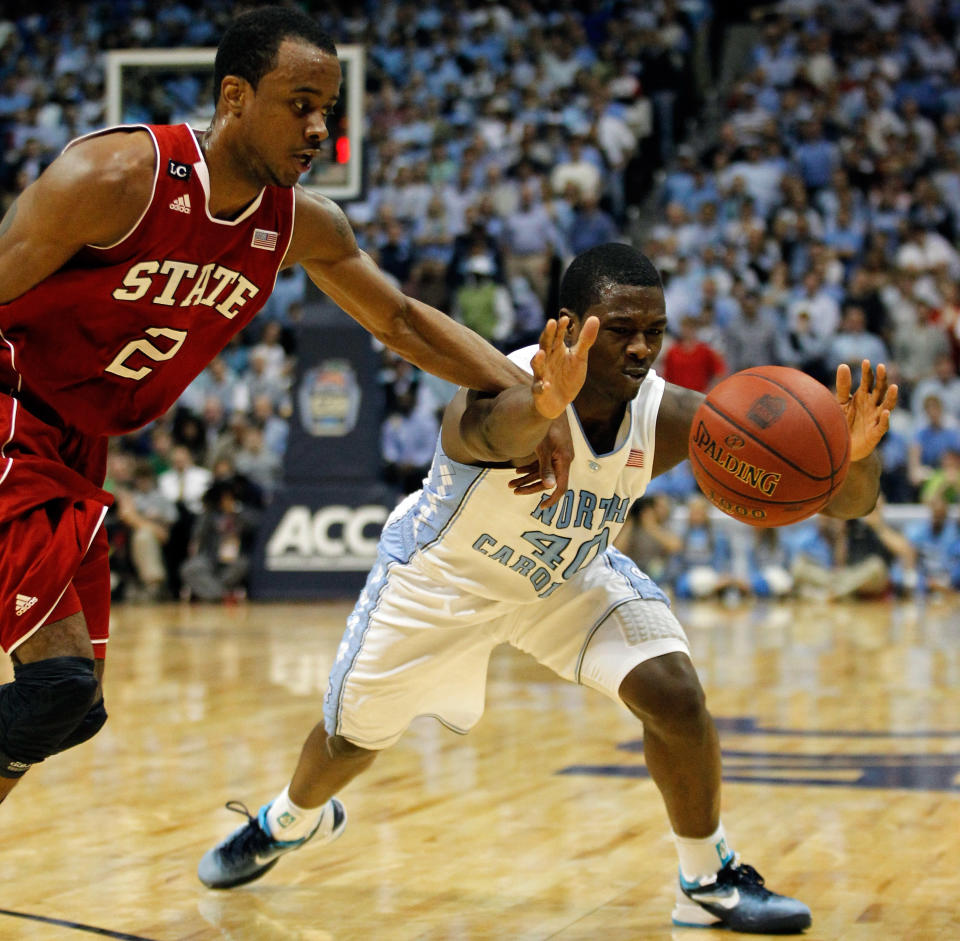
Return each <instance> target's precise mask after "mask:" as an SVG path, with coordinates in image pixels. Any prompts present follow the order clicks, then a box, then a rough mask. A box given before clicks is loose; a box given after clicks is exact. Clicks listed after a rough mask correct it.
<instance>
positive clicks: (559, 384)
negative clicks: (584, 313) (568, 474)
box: [530, 317, 600, 463]
mask: <svg viewBox="0 0 960 941" xmlns="http://www.w3.org/2000/svg"><path fill="white" fill-rule="evenodd" d="M569 329H570V318H569V317H561V318H560V319H559V321H557V320H552V319H551V320H548V321H547V324H546V326H545V327H544V328H543V332H542V333H541V334H540V349H539V350H537V352H536V354H535V355H534V357H533V359H532V360H531V361H530V368H531V369H532V370H533V386H532V389H533V404H534V405H535V406H536V409H537V411H538V412H539V413H540V414H541V415H542V416H543V417H544V418H557V417H559V416H560V415H562V414H563V412H564V410H565V409H566V407H567V406H568V405H569V404H570V403H571V402H572V401H573V400H574V399H575V398H576V397H577V393H578V392H579V391H580V389H581V387H582V386H583V380H584V379H586V377H587V356H588V354H589V353H590V347H591V346H593V343H594V340H596V339H597V332H598V331H599V329H600V321H599V320H598V319H597V318H596V317H588V318H587V319H586V321H585V322H584V324H583V328H582V329H581V330H580V336H578V337H577V342H576V343H574V344H573V346H567V342H566V338H567V332H568V330H569ZM541 463H542V460H541Z"/></svg>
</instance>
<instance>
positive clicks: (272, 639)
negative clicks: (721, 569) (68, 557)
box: [0, 597, 960, 941]
mask: <svg viewBox="0 0 960 941" xmlns="http://www.w3.org/2000/svg"><path fill="white" fill-rule="evenodd" d="M349 608H350V606H349V604H346V603H343V604H341V603H327V604H322V605H321V604H315V605H307V604H303V605H256V604H247V605H237V606H233V607H204V606H187V605H169V606H157V607H132V606H120V607H118V608H117V609H116V610H115V613H114V626H113V638H114V639H113V640H112V641H111V644H110V655H109V657H108V668H107V699H108V703H107V704H108V709H109V711H110V715H111V718H110V721H109V722H108V724H107V726H106V728H105V729H104V731H103V732H102V733H101V734H100V735H99V736H97V738H95V739H94V740H93V741H92V742H90V743H88V744H86V745H84V746H82V747H80V748H78V749H75V750H73V751H71V752H68V753H65V754H63V755H60V756H57V757H55V758H53V759H51V760H50V761H48V762H46V763H44V764H43V765H41V766H39V767H37V768H35V769H33V770H31V771H30V773H29V774H28V775H27V777H26V778H25V779H24V781H23V782H22V783H21V785H19V786H18V787H17V788H15V789H14V791H13V792H12V793H11V795H10V797H9V798H8V799H7V800H6V801H5V802H4V804H3V807H2V808H0V833H2V834H3V851H2V857H0V883H2V886H3V894H2V900H0V939H20V938H23V939H30V941H34V939H36V941H53V939H56V941H81V939H83V938H84V937H94V936H99V937H113V938H134V939H148V941H210V939H221V938H225V939H236V941H247V939H251V941H292V939H298V941H334V939H336V941H355V939H376V941H407V939H430V941H434V939H435V941H441V939H443V941H454V939H456V941H461V939H524V941H533V939H558V941H588V939H589V941H594V939H600V941H627V939H631V941H633V939H644V941H646V939H678V941H687V939H693V938H703V939H709V938H711V937H713V935H711V934H709V933H705V932H702V931H699V932H698V931H696V930H685V929H676V928H673V927H672V926H671V924H670V909H671V902H672V897H673V896H672V893H673V880H674V873H675V866H676V859H675V854H674V850H673V845H672V842H671V840H670V837H669V831H668V828H667V823H666V816H665V814H664V811H663V807H662V804H661V802H660V798H659V795H658V793H657V791H656V789H655V787H654V786H653V784H652V783H651V781H650V780H649V778H648V777H646V774H645V770H644V767H643V756H642V746H641V744H640V742H641V739H642V735H641V729H640V726H639V724H638V723H637V722H636V721H635V720H633V719H632V718H631V717H630V716H629V715H628V714H627V713H626V711H625V710H623V711H618V710H617V709H616V707H614V706H613V705H611V704H610V703H608V702H607V701H606V700H604V699H603V698H602V697H600V696H599V695H597V694H596V693H593V692H591V691H589V690H585V689H581V688H578V687H574V686H572V685H569V684H566V683H564V682H563V681H560V680H558V679H557V678H555V677H554V676H553V675H552V674H551V673H549V672H548V671H547V670H545V669H543V668H542V667H540V666H539V665H537V664H536V663H534V662H533V661H531V660H530V659H528V658H527V657H525V656H524V655H522V654H519V653H517V652H516V651H513V650H511V649H508V648H501V649H500V650H498V651H497V652H496V654H495V655H494V658H493V661H492V664H491V670H490V679H489V683H488V695H487V713H486V715H485V717H484V719H483V721H482V722H481V723H480V725H479V726H478V727H477V728H476V729H475V730H474V731H473V732H472V733H471V734H470V735H469V736H466V737H461V736H457V735H455V734H453V733H451V732H449V731H447V730H445V729H444V728H442V727H441V726H440V725H439V724H438V723H436V722H434V721H433V720H430V719H423V720H418V722H417V723H415V725H414V726H413V727H412V728H411V730H410V731H409V732H408V734H407V735H406V736H405V737H404V738H403V739H402V740H401V742H400V744H399V745H397V746H396V747H395V748H394V749H392V750H390V751H389V752H387V753H385V754H384V755H382V756H381V757H380V758H379V759H378V761H377V762H376V763H375V764H374V765H373V768H372V770H371V771H369V772H368V773H367V775H365V776H364V777H361V778H360V779H359V780H358V781H356V782H354V783H353V784H352V785H351V786H350V787H349V788H347V789H346V790H345V791H344V793H343V795H342V797H343V800H344V803H345V804H346V806H347V810H348V813H349V816H350V823H349V825H348V827H347V830H346V832H345V833H344V835H343V837H342V838H341V839H340V840H339V841H338V842H337V843H335V844H334V845H332V846H330V847H318V848H313V847H307V848H305V849H304V850H302V851H300V852H297V853H295V854H292V855H290V856H287V857H285V858H284V859H282V860H281V861H280V863H279V864H278V865H277V867H276V868H275V869H274V870H273V871H271V872H270V873H269V874H267V875H266V876H265V877H264V878H263V879H262V880H260V881H259V882H256V883H253V884H251V885H249V886H246V887H243V888H239V889H235V890H232V891H229V892H213V891H210V890H207V889H205V888H204V887H203V886H202V885H201V884H200V883H199V882H198V881H197V879H196V874H195V873H196V866H197V862H198V860H199V858H200V856H201V855H202V854H203V852H204V851H205V850H206V849H207V848H208V847H209V846H211V845H212V844H213V843H214V842H216V841H217V840H219V839H220V838H221V837H223V836H224V835H226V834H227V833H228V832H229V831H230V830H231V829H232V828H233V827H235V826H236V825H237V824H239V823H240V822H241V820H242V818H240V817H239V816H237V815H235V814H231V813H228V812H227V811H226V810H225V809H224V807H223V804H224V802H225V801H226V800H228V799H238V800H242V801H244V802H246V803H247V805H248V806H249V807H250V808H251V810H255V809H256V808H257V807H259V806H260V804H261V803H263V802H264V801H266V800H268V799H270V798H271V797H273V795H274V794H275V793H276V792H277V791H278V790H279V789H280V788H281V787H282V786H283V785H284V784H285V783H286V781H287V779H288V777H289V774H290V772H291V770H292V768H293V763H294V761H295V759H296V756H297V753H298V751H299V747H300V744H301V742H302V739H303V737H304V736H305V734H306V732H307V731H308V730H309V728H310V727H311V726H312V724H313V723H314V722H315V721H317V719H318V718H319V716H320V714H321V700H322V696H323V691H324V689H325V686H326V677H327V672H328V670H329V667H330V664H331V662H332V658H333V655H334V653H335V650H336V645H337V642H338V640H339V637H340V633H341V630H342V626H343V622H344V619H345V617H346V615H347V613H348V611H349ZM677 611H678V614H679V616H680V618H681V621H683V623H684V624H685V626H686V627H687V628H688V633H689V636H690V640H691V643H692V645H693V650H694V654H695V660H696V663H697V665H698V668H699V670H700V672H701V676H702V678H703V682H704V686H705V687H706V689H707V693H708V701H709V703H710V707H711V711H712V712H713V714H714V716H715V717H716V719H717V722H718V724H719V726H720V729H721V741H722V744H723V749H724V762H725V785H724V821H725V824H726V828H727V831H728V833H729V835H730V837H731V842H732V844H733V846H734V848H735V849H737V850H738V851H739V852H740V853H741V854H742V855H743V857H744V859H745V860H746V861H747V862H750V863H752V864H753V865H755V866H756V867H757V868H758V869H760V871H761V872H762V873H763V874H764V875H765V877H766V878H767V880H768V882H769V884H770V886H771V887H772V888H773V889H775V890H776V891H780V892H785V893H788V894H792V895H796V896H797V897H800V898H802V899H803V900H804V901H806V902H807V903H808V904H809V905H810V906H811V908H812V910H813V913H814V924H813V927H812V928H811V929H810V930H809V931H808V932H807V934H806V937H807V938H808V939H817V941H837V939H843V941H859V939H871V941H874V939H883V941H889V939H901V938H902V939H909V941H927V939H929V941H950V939H960V905H958V904H957V901H956V900H957V894H958V886H960V877H958V874H957V873H958V869H957V858H958V843H960V605H958V602H957V599H955V598H952V597H951V598H950V599H947V600H939V601H933V602H931V603H929V604H928V605H927V606H925V607H917V606H915V605H913V604H910V603H895V602H889V603H875V604H873V603H871V604H859V605H858V604H839V605H832V606H827V605H811V604H802V603H795V604H791V605H787V606H782V607H767V606H763V605H743V606H738V607H732V608H727V607H722V606H718V605H695V606H690V605H686V606H678V608H677ZM4 667H6V665H4ZM20 916H32V917H29V918H28V917H20ZM58 920H59V923H58ZM728 936H729V935H728ZM718 937H723V935H719V936H718Z"/></svg>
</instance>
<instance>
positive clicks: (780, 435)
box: [689, 366, 850, 527]
mask: <svg viewBox="0 0 960 941" xmlns="http://www.w3.org/2000/svg"><path fill="white" fill-rule="evenodd" d="M689 449H690V466H691V468H692V469H693V476H694V477H695V478H696V481H697V484H698V486H699V487H700V489H701V490H702V491H703V493H704V494H705V495H706V497H707V499H708V500H710V502H711V503H713V505H714V506H716V507H718V508H719V509H720V510H722V511H723V512H724V513H726V514H727V515H728V516H732V517H734V518H735V519H738V520H742V521H743V522H745V523H749V524H751V525H752V526H762V527H765V526H786V525H788V524H790V523H796V522H798V521H799V520H803V519H806V518H807V517H809V516H813V514H814V513H817V512H819V511H820V510H822V509H823V508H824V507H825V506H826V505H827V503H829V502H830V499H831V498H832V497H833V495H834V494H835V493H836V492H837V490H838V489H839V488H840V486H841V485H842V484H843V481H844V479H845V478H846V476H847V470H848V469H849V467H850V431H849V429H848V428H847V420H846V417H845V416H844V413H843V410H842V409H841V408H840V405H839V403H838V402H837V400H836V398H835V397H834V395H833V393H832V392H831V391H830V390H829V389H828V388H827V387H826V386H824V385H823V384H821V383H819V382H817V381H816V379H812V378H811V377H810V376H808V375H807V374H806V373H802V372H800V371H799V370H798V369H789V368H788V367H786V366H756V367H752V368H750V369H744V370H741V371H740V372H738V373H734V374H733V375H732V376H729V377H727V378H726V379H724V380H723V381H722V382H719V383H718V384H717V385H716V386H715V387H714V388H713V389H712V390H711V391H710V393H709V394H708V395H707V397H706V399H705V400H704V401H703V403H702V404H701V405H700V408H699V409H697V413H696V415H695V416H694V419H693V426H692V427H691V429H690V442H689Z"/></svg>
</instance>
